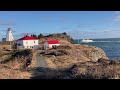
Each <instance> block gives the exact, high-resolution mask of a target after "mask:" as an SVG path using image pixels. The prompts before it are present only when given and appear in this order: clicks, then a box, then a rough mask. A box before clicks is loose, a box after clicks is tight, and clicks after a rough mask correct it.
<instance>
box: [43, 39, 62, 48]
mask: <svg viewBox="0 0 120 90" xmlns="http://www.w3.org/2000/svg"><path fill="white" fill-rule="evenodd" d="M59 45H60V43H59V41H58V40H46V42H45V43H44V49H48V48H52V47H53V46H59Z"/></svg>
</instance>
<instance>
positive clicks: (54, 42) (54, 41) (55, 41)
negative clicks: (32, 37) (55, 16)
mask: <svg viewBox="0 0 120 90" xmlns="http://www.w3.org/2000/svg"><path fill="white" fill-rule="evenodd" d="M46 42H47V43H48V44H60V43H59V41H58V40H46Z"/></svg>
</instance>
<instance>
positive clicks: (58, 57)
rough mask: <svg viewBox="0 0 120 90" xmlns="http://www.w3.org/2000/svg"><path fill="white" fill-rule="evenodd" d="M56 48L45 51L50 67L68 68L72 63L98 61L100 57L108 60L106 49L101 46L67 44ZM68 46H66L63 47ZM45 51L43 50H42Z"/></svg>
mask: <svg viewBox="0 0 120 90" xmlns="http://www.w3.org/2000/svg"><path fill="white" fill-rule="evenodd" d="M67 46H68V47H69V48H67V47H66V46H64V45H63V46H60V47H58V48H56V49H51V50H47V51H44V56H45V60H46V62H47V63H48V67H50V68H58V69H60V68H66V67H69V66H70V65H73V64H76V63H79V62H86V61H95V62H96V61H98V59H100V58H104V59H107V60H108V57H107V56H106V54H105V53H104V51H103V50H102V49H100V48H97V47H93V46H87V45H72V44H70V45H67ZM63 47H66V48H63ZM42 53H43V52H42Z"/></svg>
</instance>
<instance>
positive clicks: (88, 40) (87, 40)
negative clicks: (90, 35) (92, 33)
mask: <svg viewBox="0 0 120 90" xmlns="http://www.w3.org/2000/svg"><path fill="white" fill-rule="evenodd" d="M81 42H86V43H89V42H93V40H90V39H83V40H82V41H81Z"/></svg>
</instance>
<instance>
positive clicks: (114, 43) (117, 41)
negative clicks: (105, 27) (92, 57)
mask: <svg viewBox="0 0 120 90" xmlns="http://www.w3.org/2000/svg"><path fill="white" fill-rule="evenodd" d="M81 40H82V39H74V44H85V45H92V46H96V47H99V48H101V49H102V50H103V51H104V52H105V53H106V55H107V57H108V58H109V59H110V60H120V38H106V39H92V40H93V41H94V42H89V43H83V42H81Z"/></svg>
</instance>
